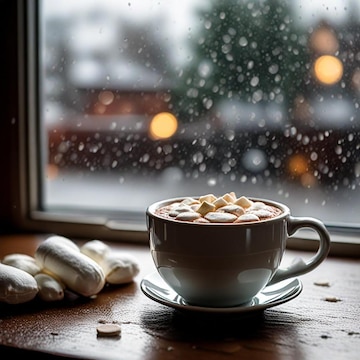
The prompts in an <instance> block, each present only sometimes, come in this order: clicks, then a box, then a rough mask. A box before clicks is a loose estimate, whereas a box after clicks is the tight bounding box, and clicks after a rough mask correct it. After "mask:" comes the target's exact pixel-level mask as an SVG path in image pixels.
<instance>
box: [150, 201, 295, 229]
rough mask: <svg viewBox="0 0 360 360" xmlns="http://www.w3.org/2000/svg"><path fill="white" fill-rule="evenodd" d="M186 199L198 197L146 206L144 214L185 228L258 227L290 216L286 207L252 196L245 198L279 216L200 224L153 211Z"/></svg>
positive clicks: (158, 202)
mask: <svg viewBox="0 0 360 360" xmlns="http://www.w3.org/2000/svg"><path fill="white" fill-rule="evenodd" d="M187 198H193V199H199V198H200V196H179V197H174V198H168V199H163V200H159V201H156V202H154V203H152V204H151V205H149V206H148V208H147V209H146V214H147V215H148V216H149V217H153V218H156V219H159V220H161V221H165V222H169V223H172V224H179V225H180V226H184V225H186V226H239V225H240V226H241V225H243V226H244V225H247V226H249V225H251V226H259V225H261V224H264V223H268V222H274V221H279V220H282V219H284V218H286V217H288V216H289V215H290V209H289V207H288V206H287V205H285V204H283V203H280V202H277V201H274V200H270V199H266V198H257V197H252V196H251V197H250V196H247V198H248V199H249V200H251V201H254V202H257V201H259V202H263V203H265V204H266V205H271V206H275V207H277V208H279V209H280V210H281V211H282V212H281V214H279V215H277V216H275V217H272V218H269V219H260V220H259V221H246V222H241V223H220V222H208V223H205V222H204V223H200V222H192V221H181V220H176V219H172V218H171V217H165V216H162V215H159V214H156V213H155V211H156V210H157V209H159V208H161V207H163V206H166V205H170V204H172V203H174V202H180V201H182V200H184V199H187Z"/></svg>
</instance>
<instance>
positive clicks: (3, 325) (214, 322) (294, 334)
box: [0, 235, 360, 360]
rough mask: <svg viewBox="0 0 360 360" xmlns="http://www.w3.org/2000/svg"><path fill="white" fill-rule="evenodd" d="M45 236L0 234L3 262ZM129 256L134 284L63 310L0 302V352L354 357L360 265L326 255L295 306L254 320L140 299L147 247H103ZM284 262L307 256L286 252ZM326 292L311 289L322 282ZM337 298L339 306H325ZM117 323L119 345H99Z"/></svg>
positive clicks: (134, 358) (359, 336) (148, 267)
mask: <svg viewBox="0 0 360 360" xmlns="http://www.w3.org/2000/svg"><path fill="white" fill-rule="evenodd" d="M45 237H46V236H44V235H2V236H0V258H3V257H4V256H5V255H6V254H10V253H15V252H18V253H19V252H21V253H27V254H29V255H33V254H34V251H35V249H36V247H37V246H38V244H40V242H41V241H43V240H44V239H45ZM108 244H109V245H110V246H112V247H114V248H115V247H116V248H117V249H119V250H124V251H127V252H131V253H132V254H133V255H134V256H135V257H136V258H137V259H138V260H139V263H140V274H139V275H138V276H137V277H136V278H135V281H134V282H133V283H131V284H128V285H124V286H115V287H106V288H105V289H103V291H101V293H100V294H98V296H97V297H96V298H94V299H79V298H78V299H76V300H74V301H68V300H67V301H64V302H60V303H55V304H54V303H44V302H40V301H32V302H28V303H25V304H20V305H8V304H4V303H0V353H1V354H2V357H3V355H8V356H10V355H24V356H28V355H29V356H30V354H34V352H35V354H36V357H37V358H38V359H43V358H64V357H67V358H84V359H85V358H86V359H105V360H106V359H127V360H140V359H141V360H143V359H160V360H161V359H175V358H176V359H187V360H192V359H196V360H202V359H204V360H205V359H206V360H212V359H217V360H219V359H232V358H234V359H235V358H236V359H239V358H251V359H253V360H256V359H264V358H266V359H267V360H271V359H279V358H287V359H295V358H296V359H312V360H316V359H319V360H320V359H324V358H327V357H328V358H331V359H339V358H346V359H356V358H358V349H359V346H360V332H359V324H358V319H359V317H360V310H359V309H360V308H359V301H358V299H359V295H358V294H359V293H360V279H359V273H360V272H359V270H360V263H359V261H358V260H357V259H351V258H350V259H349V258H336V257H328V258H327V259H326V260H325V262H324V263H322V264H321V265H320V266H319V267H318V268H317V269H315V270H314V271H312V272H311V273H309V274H306V275H303V276H302V277H301V278H300V280H301V282H302V283H303V291H302V293H301V294H300V295H299V296H298V297H296V298H295V299H293V300H291V301H289V302H287V303H284V304H281V305H278V306H275V307H272V308H269V309H267V310H265V311H264V312H261V313H259V314H256V315H253V316H242V317H239V316H226V317H223V316H204V315H200V314H199V315H198V314H196V313H192V314H191V315H189V314H186V313H182V312H178V311H177V310H174V309H172V308H168V307H166V306H164V305H161V304H159V303H157V302H154V301H152V300H150V299H149V298H147V297H146V296H145V295H144V294H143V293H142V291H141V289H140V281H141V279H142V278H143V277H144V276H145V275H147V274H148V273H150V272H153V271H155V266H154V264H153V263H152V260H151V256H150V252H149V249H148V247H147V246H146V245H138V244H125V243H108ZM287 253H288V254H289V255H290V256H296V255H300V256H303V257H306V256H310V255H309V254H308V253H306V252H300V251H294V250H288V252H287ZM324 279H325V280H327V281H329V286H327V287H326V286H317V285H315V283H316V282H317V281H322V280H324ZM326 298H328V299H330V298H337V299H338V300H339V301H336V302H331V301H326ZM102 321H105V322H117V323H120V325H121V329H122V332H121V335H120V336H118V337H114V338H112V337H107V338H106V337H98V336H97V333H96V327H97V326H98V325H99V322H102Z"/></svg>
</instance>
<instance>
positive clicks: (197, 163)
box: [26, 0, 360, 242]
mask: <svg viewBox="0 0 360 360" xmlns="http://www.w3.org/2000/svg"><path fill="white" fill-rule="evenodd" d="M36 4H37V6H36V7H33V6H32V5H30V4H27V5H28V7H29V9H27V13H26V15H27V16H26V18H27V20H28V25H27V26H28V27H27V38H26V43H27V44H28V50H29V55H30V56H29V60H30V61H28V62H27V65H26V66H27V68H26V74H27V75H28V78H27V80H28V84H29V88H28V89H27V95H28V98H27V101H28V103H27V104H28V107H29V109H30V113H29V119H30V124H31V126H32V127H31V129H32V132H30V135H32V136H35V137H36V138H39V139H40V141H39V143H37V144H36V145H37V146H36V149H35V150H34V151H29V152H28V155H29V156H30V157H31V159H30V161H31V164H32V165H33V166H32V167H31V172H30V174H31V177H30V183H31V184H32V192H33V193H36V196H34V198H33V199H34V201H30V203H31V219H32V220H33V221H34V222H36V221H40V222H41V223H42V224H44V223H45V222H49V221H52V227H50V228H51V229H57V228H56V227H54V226H55V224H58V223H59V224H60V225H59V226H61V228H62V229H64V226H65V225H68V224H69V223H73V224H74V227H71V230H70V229H69V230H68V232H70V233H77V234H89V236H94V235H95V234H96V235H101V236H105V237H106V236H109V237H118V236H119V234H120V233H121V232H120V233H119V232H118V230H119V231H125V232H126V233H127V235H126V236H129V234H130V238H131V235H133V237H134V238H142V239H145V238H146V236H144V230H145V210H146V207H147V206H148V205H149V204H150V203H152V202H154V201H157V200H160V199H163V198H168V197H176V196H181V195H202V194H205V193H210V192H211V193H218V194H222V193H224V192H225V191H236V193H237V194H239V195H241V194H242V195H247V196H254V197H264V198H269V199H273V200H277V201H280V202H283V203H285V204H287V205H288V206H289V207H290V208H291V209H292V213H293V215H296V216H313V217H317V218H320V219H321V220H323V221H324V222H325V223H326V224H327V226H328V227H329V229H330V230H331V231H333V234H334V235H333V239H337V236H336V233H337V232H339V233H341V234H342V235H343V234H345V233H346V234H353V235H356V234H358V232H359V216H358V211H354V210H355V209H359V205H358V204H359V203H360V192H359V185H360V140H359V139H360V137H359V132H360V110H359V105H360V21H359V19H360V17H359V16H356V14H358V15H359V14H360V6H359V4H358V2H357V1H350V0H348V1H336V2H334V1H327V2H326V1H325V2H320V3H317V2H307V1H303V0H297V1H290V0H289V1H286V0H267V1H266V0H253V1H245V0H221V1H219V0H216V1H215V0H214V1H209V0H208V1H205V0H203V1H197V2H194V1H190V0H184V1H181V2H178V1H175V0H171V1H170V0H166V1H146V2H144V1H140V0H131V1H126V2H120V1H116V0H106V1H96V0H92V1H76V2H73V1H71V0H58V1H56V2H54V1H51V0H42V1H39V2H37V3H36ZM35 45H37V46H35ZM30 145H31V146H32V145H33V142H32V141H30ZM31 149H32V147H31ZM34 169H37V170H38V171H36V172H35V171H34ZM88 226H90V227H91V230H86V229H88ZM341 239H343V237H341ZM339 241H340V238H339ZM353 241H354V242H356V236H355V237H354V238H353ZM346 242H348V240H346Z"/></svg>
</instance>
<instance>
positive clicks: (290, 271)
mask: <svg viewBox="0 0 360 360" xmlns="http://www.w3.org/2000/svg"><path fill="white" fill-rule="evenodd" d="M303 227H307V228H311V229H313V230H315V231H316V232H317V233H318V234H319V237H320V244H319V248H318V250H317V252H316V254H315V255H314V256H313V257H312V258H310V259H309V260H308V261H307V262H305V261H304V260H303V259H302V258H301V257H299V258H295V259H294V261H293V262H292V263H291V264H290V265H289V266H288V267H287V268H279V269H278V270H277V271H276V272H275V274H274V275H273V277H272V279H271V280H270V282H269V283H268V285H272V284H274V283H277V282H279V281H282V280H285V279H288V278H292V277H296V276H299V275H303V274H306V273H308V272H310V271H312V270H313V269H315V268H316V267H317V266H319V265H320V264H321V263H322V262H323V261H324V260H325V258H326V257H327V255H328V253H329V251H330V235H329V232H328V231H327V229H326V227H325V225H324V224H323V223H322V222H321V221H320V220H317V219H315V218H310V217H293V216H289V218H288V220H287V232H288V235H289V236H291V235H293V234H294V233H295V232H296V231H297V230H299V229H300V228H303Z"/></svg>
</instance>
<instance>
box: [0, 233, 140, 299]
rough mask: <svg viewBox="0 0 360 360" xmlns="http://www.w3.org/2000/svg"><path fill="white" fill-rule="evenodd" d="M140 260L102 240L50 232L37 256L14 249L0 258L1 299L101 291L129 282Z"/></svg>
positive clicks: (36, 253) (37, 250)
mask: <svg viewBox="0 0 360 360" xmlns="http://www.w3.org/2000/svg"><path fill="white" fill-rule="evenodd" d="M139 270H140V269H139V264H138V262H137V260H136V259H135V258H134V257H133V256H131V255H130V254H127V253H121V252H115V251H113V250H112V249H111V248H110V247H109V246H108V245H106V244H105V243H104V242H102V241H100V240H90V241H88V242H86V243H84V245H82V246H81V247H79V246H78V245H77V244H75V243H74V242H73V241H71V240H69V239H68V238H66V237H63V236H50V237H49V238H47V239H46V240H45V241H44V242H42V243H41V244H40V245H39V246H38V248H37V249H36V251H35V254H34V257H32V256H29V255H26V254H21V253H15V254H9V255H6V256H5V257H4V258H3V259H2V261H1V262H0V302H5V303H8V304H19V303H24V302H28V301H30V300H33V299H34V298H35V297H38V298H40V299H41V300H43V301H60V300H62V299H64V296H65V290H69V291H70V292H72V293H75V294H77V295H80V296H85V297H91V296H94V295H96V294H98V293H99V292H100V291H101V290H102V289H103V288H104V286H105V284H107V283H108V284H115V285H116V284H126V283H130V282H132V281H133V279H134V277H135V276H136V275H137V274H138V273H139Z"/></svg>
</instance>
